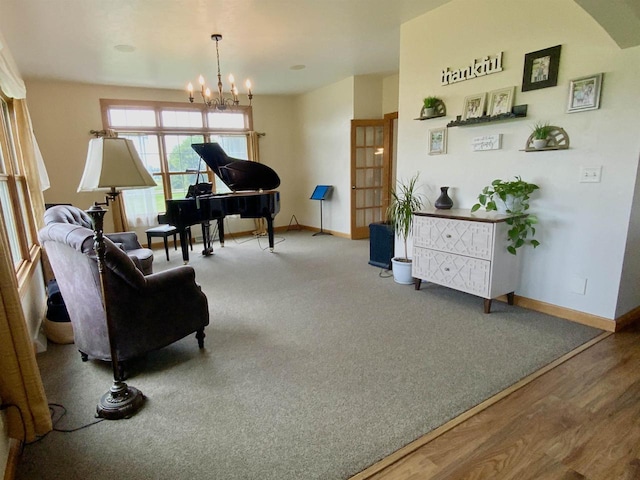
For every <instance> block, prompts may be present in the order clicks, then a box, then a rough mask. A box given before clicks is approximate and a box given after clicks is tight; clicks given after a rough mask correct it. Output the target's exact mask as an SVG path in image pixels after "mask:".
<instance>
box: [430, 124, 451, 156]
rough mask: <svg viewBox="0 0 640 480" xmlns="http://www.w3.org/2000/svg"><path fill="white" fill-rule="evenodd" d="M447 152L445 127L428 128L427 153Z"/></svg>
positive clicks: (438, 153)
mask: <svg viewBox="0 0 640 480" xmlns="http://www.w3.org/2000/svg"><path fill="white" fill-rule="evenodd" d="M443 153H447V128H446V127H442V128H434V129H433V130H429V155H440V154H443Z"/></svg>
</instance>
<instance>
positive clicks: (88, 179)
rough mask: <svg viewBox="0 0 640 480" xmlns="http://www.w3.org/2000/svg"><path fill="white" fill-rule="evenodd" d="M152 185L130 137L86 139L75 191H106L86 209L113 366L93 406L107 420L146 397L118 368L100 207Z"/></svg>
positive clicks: (130, 412)
mask: <svg viewBox="0 0 640 480" xmlns="http://www.w3.org/2000/svg"><path fill="white" fill-rule="evenodd" d="M155 186H156V182H155V181H154V180H153V178H152V177H151V175H150V174H149V172H148V171H147V169H146V168H145V167H144V165H143V163H142V160H141V159H140V156H139V155H138V152H137V151H136V149H135V146H134V144H133V142H132V141H131V140H129V139H125V138H117V137H99V138H93V139H91V140H90V141H89V151H88V153H87V161H86V164H85V167H84V173H83V174H82V179H81V180H80V186H79V187H78V192H95V191H104V190H106V191H107V194H106V198H105V201H104V202H103V203H98V202H95V203H94V204H93V205H92V206H91V208H89V210H87V211H86V212H87V214H88V215H89V216H90V217H91V220H92V222H93V238H94V249H95V251H96V254H97V257H98V272H99V274H100V287H101V290H102V302H103V306H104V311H105V316H106V319H107V334H108V338H109V347H110V350H111V366H112V367H113V385H112V386H111V388H110V389H109V391H108V392H107V393H105V394H104V395H103V396H102V397H101V398H100V401H99V402H98V406H97V407H96V415H97V416H98V417H101V418H105V419H108V420H119V419H121V418H129V417H131V416H132V415H134V414H135V413H136V412H137V411H138V410H139V409H140V408H141V407H142V405H143V404H144V400H145V397H144V395H143V394H142V392H141V391H140V390H138V389H137V388H135V387H130V386H129V385H127V384H126V383H125V382H124V381H123V380H122V378H121V376H120V372H119V371H118V348H117V343H116V342H117V335H116V332H115V325H114V324H113V321H112V319H111V315H110V313H109V310H110V303H111V302H110V299H109V298H108V291H109V289H108V288H106V282H107V271H106V266H105V252H106V246H105V243H104V237H103V224H104V223H103V220H104V215H105V214H106V213H107V211H108V210H106V209H105V208H103V205H104V206H109V202H110V201H114V200H115V199H116V198H117V197H118V195H119V194H120V191H121V190H124V189H131V188H149V187H155Z"/></svg>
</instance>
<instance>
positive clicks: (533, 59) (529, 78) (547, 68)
mask: <svg viewBox="0 0 640 480" xmlns="http://www.w3.org/2000/svg"><path fill="white" fill-rule="evenodd" d="M561 48H562V45H556V46H555V47H550V48H545V49H544V50H538V51H537V52H531V53H527V54H526V55H525V56H524V71H523V73H522V91H523V92H527V91H529V90H537V89H538V88H547V87H555V86H556V85H557V84H558V67H559V66H560V49H561Z"/></svg>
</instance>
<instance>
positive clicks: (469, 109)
mask: <svg viewBox="0 0 640 480" xmlns="http://www.w3.org/2000/svg"><path fill="white" fill-rule="evenodd" d="M486 96H487V95H486V94H485V93H477V94H475V95H469V96H468V97H465V99H464V107H463V108H462V120H468V119H470V118H478V117H482V116H483V115H484V102H485V98H486Z"/></svg>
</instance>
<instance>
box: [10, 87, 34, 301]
mask: <svg viewBox="0 0 640 480" xmlns="http://www.w3.org/2000/svg"><path fill="white" fill-rule="evenodd" d="M17 131H18V125H17V122H16V117H15V111H14V105H13V100H12V99H11V98H9V97H7V96H5V95H3V94H2V93H0V149H1V153H2V159H3V160H4V161H3V162H2V166H3V168H2V169H0V181H2V182H3V183H6V185H7V194H8V197H9V201H10V205H8V206H4V205H2V206H1V208H0V215H2V216H3V218H4V222H5V224H6V225H9V224H12V225H13V227H14V228H15V231H16V240H17V245H12V242H13V241H14V240H13V238H12V236H10V235H9V232H5V233H6V235H7V239H8V241H9V243H10V247H14V246H15V247H17V249H18V251H17V254H18V257H19V259H18V261H17V262H16V261H14V257H13V252H11V259H12V263H13V266H14V271H15V273H16V278H17V280H18V286H19V288H20V289H22V288H23V287H24V285H26V281H27V279H28V278H29V276H30V274H31V272H32V271H33V268H35V266H36V265H37V264H38V262H39V259H40V246H39V244H38V240H37V225H36V221H35V218H34V217H33V208H32V201H31V191H30V190H29V182H28V181H27V177H26V173H25V172H26V171H27V169H26V168H25V165H24V160H23V158H22V152H21V150H20V148H19V141H18V136H17ZM5 208H9V209H10V212H5Z"/></svg>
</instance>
